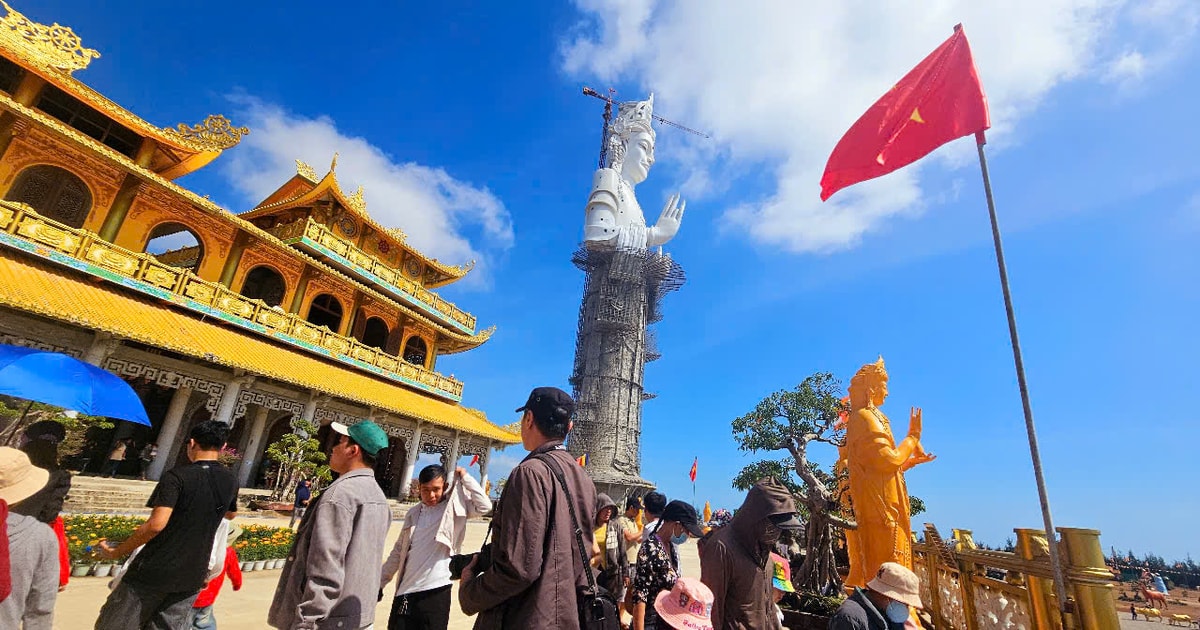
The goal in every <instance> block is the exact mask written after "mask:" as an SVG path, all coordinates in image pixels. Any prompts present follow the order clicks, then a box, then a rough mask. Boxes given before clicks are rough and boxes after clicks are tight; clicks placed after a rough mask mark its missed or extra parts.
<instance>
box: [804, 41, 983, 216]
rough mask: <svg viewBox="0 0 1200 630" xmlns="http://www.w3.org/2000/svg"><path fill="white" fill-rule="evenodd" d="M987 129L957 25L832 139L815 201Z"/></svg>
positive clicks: (975, 79) (972, 69)
mask: <svg viewBox="0 0 1200 630" xmlns="http://www.w3.org/2000/svg"><path fill="white" fill-rule="evenodd" d="M990 126H991V122H990V119H989V118H988V107H987V97H986V96H984V94H983V86H982V85H981V84H980V82H979V73H978V72H976V70H975V61H974V60H973V59H972V58H971V47H970V45H969V44H968V43H967V36H966V34H965V33H963V30H962V25H961V24H960V25H958V26H955V27H954V34H953V35H951V36H950V39H947V40H946V41H945V42H943V43H942V45H941V46H938V48H937V50H935V51H933V53H932V54H930V55H929V56H928V57H926V58H925V59H923V60H922V61H921V63H919V64H917V67H915V68H913V69H912V70H911V71H909V73H908V74H906V75H904V78H903V79H900V82H899V83H897V84H896V85H895V86H893V87H892V89H890V90H888V93H887V94H884V95H883V97H882V98H880V99H879V100H878V101H875V104H874V105H872V106H871V109H868V110H867V112H866V113H865V114H863V115H862V117H860V118H859V119H858V120H857V121H855V123H854V125H852V126H851V127H850V130H849V131H847V132H846V135H844V136H842V139H841V140H839V141H838V143H837V146H836V147H834V148H833V153H832V154H831V155H830V156H829V162H827V163H826V164H825V174H824V175H822V176H821V200H822V201H824V200H826V199H829V197H830V195H832V194H833V193H835V192H837V191H839V190H841V189H843V188H845V187H847V186H851V185H853V184H857V183H859V182H863V181H866V180H868V179H874V178H876V177H879V176H880V175H886V174H888V173H891V172H892V171H894V170H896V169H898V168H900V167H902V166H906V165H908V164H911V163H913V162H915V161H917V160H919V159H921V158H923V157H925V156H926V155H928V154H929V152H930V151H933V150H934V149H936V148H938V147H940V146H942V145H943V144H946V143H947V142H950V141H951V140H954V139H956V138H961V137H963V136H968V135H971V134H973V133H979V132H982V131H983V130H985V129H987V128H988V127H990Z"/></svg>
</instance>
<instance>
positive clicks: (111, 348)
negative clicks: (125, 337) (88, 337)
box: [83, 330, 121, 367]
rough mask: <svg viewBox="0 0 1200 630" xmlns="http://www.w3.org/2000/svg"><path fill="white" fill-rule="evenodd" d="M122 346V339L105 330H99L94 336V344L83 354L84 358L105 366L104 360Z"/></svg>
mask: <svg viewBox="0 0 1200 630" xmlns="http://www.w3.org/2000/svg"><path fill="white" fill-rule="evenodd" d="M120 346H121V340H120V338H118V337H114V336H112V335H111V334H109V333H106V332H104V331H103V330H97V331H96V335H95V336H94V337H93V338H92V345H91V346H89V347H88V349H87V352H85V353H84V354H83V360H84V361H86V362H87V363H91V364H92V365H95V366H97V367H104V362H105V361H107V360H108V357H109V356H110V355H112V353H114V352H116V351H117V348H118V347H120Z"/></svg>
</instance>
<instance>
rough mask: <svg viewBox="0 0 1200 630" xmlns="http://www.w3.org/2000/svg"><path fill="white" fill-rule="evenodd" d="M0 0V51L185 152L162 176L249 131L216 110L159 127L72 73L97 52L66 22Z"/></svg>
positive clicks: (191, 165) (191, 166) (194, 164)
mask: <svg viewBox="0 0 1200 630" xmlns="http://www.w3.org/2000/svg"><path fill="white" fill-rule="evenodd" d="M0 5H3V6H4V8H5V9H6V10H7V11H8V13H7V14H6V15H5V16H4V17H3V18H0V51H3V52H4V53H6V56H8V57H10V58H11V59H12V60H13V61H15V62H17V63H18V64H19V65H22V66H24V67H25V68H26V69H27V70H29V71H31V72H33V73H34V74H36V75H38V76H40V77H41V78H43V79H45V80H46V81H47V82H48V83H50V84H51V85H54V86H55V87H57V88H59V89H61V90H63V91H64V92H67V93H68V94H70V95H72V96H74V97H75V98H78V99H79V100H81V101H83V102H84V103H86V104H87V105H89V106H91V107H93V108H95V109H97V110H99V111H101V112H103V113H104V114H106V115H108V116H111V117H112V118H113V120H115V121H117V122H119V123H120V124H122V125H124V126H126V127H128V128H130V129H131V130H133V131H134V132H136V133H138V134H140V135H142V136H144V137H149V138H153V139H154V140H155V141H157V142H159V143H161V144H163V145H165V146H168V147H171V148H174V149H176V150H178V151H181V152H184V153H186V154H188V155H185V156H183V159H182V161H181V162H180V163H179V164H176V165H173V166H171V167H169V168H168V169H167V171H165V172H170V173H171V175H164V176H165V177H179V176H181V175H184V174H186V173H190V172H192V171H194V170H196V169H197V168H200V167H201V166H204V165H205V164H208V163H209V162H211V161H212V160H213V158H215V157H216V156H217V155H220V153H221V151H223V150H225V149H228V148H230V147H232V146H235V145H236V144H237V143H238V142H240V141H241V137H242V136H243V135H245V134H247V133H249V129H247V128H245V127H235V126H233V125H232V124H230V122H229V119H228V118H226V117H224V116H221V115H210V116H209V117H208V118H206V119H205V120H204V122H202V123H200V124H198V125H194V126H188V125H186V124H182V123H181V124H180V125H178V127H176V128H171V127H166V128H159V127H157V126H155V125H153V124H151V123H149V122H148V121H146V120H144V119H142V118H140V117H139V116H137V115H136V114H134V113H132V112H130V111H129V110H127V109H125V108H123V107H121V106H120V105H117V104H116V103H114V102H112V101H111V100H109V99H108V98H107V97H105V96H104V95H103V94H100V93H99V92H97V91H95V90H93V89H92V88H90V87H88V86H87V85H86V84H84V83H83V82H81V81H79V80H78V79H76V78H74V77H73V76H71V73H72V72H74V71H75V70H81V69H83V68H86V67H87V66H88V64H89V63H91V60H92V59H95V58H97V57H99V56H100V53H99V52H97V51H96V50H94V49H91V48H84V47H83V46H82V44H81V42H80V39H79V36H78V35H76V34H75V32H74V31H72V30H71V29H70V28H69V27H66V26H61V25H59V24H57V23H56V24H53V25H51V26H45V25H43V24H38V23H37V22H34V21H32V20H30V19H29V18H27V17H25V16H24V15H22V14H21V13H19V12H17V11H16V10H14V9H13V8H12V7H11V6H9V5H8V3H7V2H4V0H0ZM203 153H213V155H211V156H201V157H200V159H198V160H197V159H193V158H194V157H196V154H203Z"/></svg>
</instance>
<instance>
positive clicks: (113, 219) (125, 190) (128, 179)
mask: <svg viewBox="0 0 1200 630" xmlns="http://www.w3.org/2000/svg"><path fill="white" fill-rule="evenodd" d="M147 142H150V143H151V144H153V141H152V140H149V139H147ZM141 187H142V180H141V179H140V178H138V177H137V176H135V175H126V176H125V181H123V182H121V189H120V190H118V191H117V196H116V197H114V198H113V202H112V205H110V206H109V207H108V214H106V215H104V223H103V224H101V225H100V238H102V239H104V240H106V241H108V242H110V243H115V242H116V241H117V233H118V232H120V231H121V224H123V223H124V222H125V215H127V214H129V208H130V207H131V206H132V205H133V200H134V198H136V197H137V194H138V191H139V190H141Z"/></svg>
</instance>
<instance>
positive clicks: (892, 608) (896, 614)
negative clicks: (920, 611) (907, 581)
mask: <svg viewBox="0 0 1200 630" xmlns="http://www.w3.org/2000/svg"><path fill="white" fill-rule="evenodd" d="M883 615H884V616H885V617H887V618H888V621H890V622H892V623H904V622H905V621H908V606H905V605H904V604H902V603H900V602H898V601H896V600H892V601H890V602H888V605H887V608H886V609H885V610H884V611H883Z"/></svg>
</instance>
